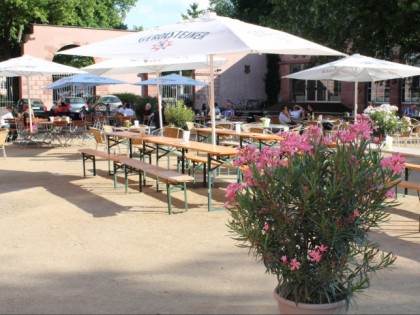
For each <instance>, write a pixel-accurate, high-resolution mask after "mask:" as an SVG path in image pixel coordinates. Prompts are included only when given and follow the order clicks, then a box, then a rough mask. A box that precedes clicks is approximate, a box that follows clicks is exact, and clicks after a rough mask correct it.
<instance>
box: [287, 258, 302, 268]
mask: <svg viewBox="0 0 420 315" xmlns="http://www.w3.org/2000/svg"><path fill="white" fill-rule="evenodd" d="M289 265H290V269H291V270H299V268H300V262H298V261H297V260H296V258H293V259H292V260H291V261H290V264H289Z"/></svg>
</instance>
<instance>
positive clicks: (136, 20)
mask: <svg viewBox="0 0 420 315" xmlns="http://www.w3.org/2000/svg"><path fill="white" fill-rule="evenodd" d="M194 2H195V3H198V5H199V7H198V9H199V10H203V9H207V8H208V5H209V1H208V0H137V5H136V6H135V7H133V8H132V9H131V10H130V12H129V13H128V14H127V17H126V18H125V20H124V22H123V23H125V24H127V26H128V29H132V28H133V26H143V28H144V29H145V30H147V29H149V28H153V27H156V26H162V25H166V24H172V23H176V22H178V21H181V20H182V17H181V14H187V9H189V8H190V5H191V4H192V3H194Z"/></svg>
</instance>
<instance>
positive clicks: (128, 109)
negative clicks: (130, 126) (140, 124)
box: [123, 104, 136, 117]
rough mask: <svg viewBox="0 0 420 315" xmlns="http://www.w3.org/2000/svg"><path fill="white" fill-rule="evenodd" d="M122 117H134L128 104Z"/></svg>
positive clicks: (134, 113)
mask: <svg viewBox="0 0 420 315" xmlns="http://www.w3.org/2000/svg"><path fill="white" fill-rule="evenodd" d="M123 115H124V116H130V117H133V116H136V112H135V111H134V110H132V109H131V108H130V105H129V104H126V107H125V110H124V113H123Z"/></svg>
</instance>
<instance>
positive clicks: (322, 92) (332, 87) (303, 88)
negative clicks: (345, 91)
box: [290, 64, 341, 102]
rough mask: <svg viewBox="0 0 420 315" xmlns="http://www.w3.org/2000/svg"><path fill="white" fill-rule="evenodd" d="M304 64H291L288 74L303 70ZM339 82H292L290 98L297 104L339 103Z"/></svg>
mask: <svg viewBox="0 0 420 315" xmlns="http://www.w3.org/2000/svg"><path fill="white" fill-rule="evenodd" d="M304 66H305V65H304V64H293V65H291V66H290V73H295V72H298V71H301V70H304ZM340 94H341V82H339V81H334V80H296V79H293V81H292V98H293V100H295V101H297V102H303V101H312V102H339V101H340Z"/></svg>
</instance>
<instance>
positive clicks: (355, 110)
mask: <svg viewBox="0 0 420 315" xmlns="http://www.w3.org/2000/svg"><path fill="white" fill-rule="evenodd" d="M358 86H359V82H357V81H355V82H354V121H355V122H356V121H357V99H358V97H357V95H358V91H357V88H358Z"/></svg>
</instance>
